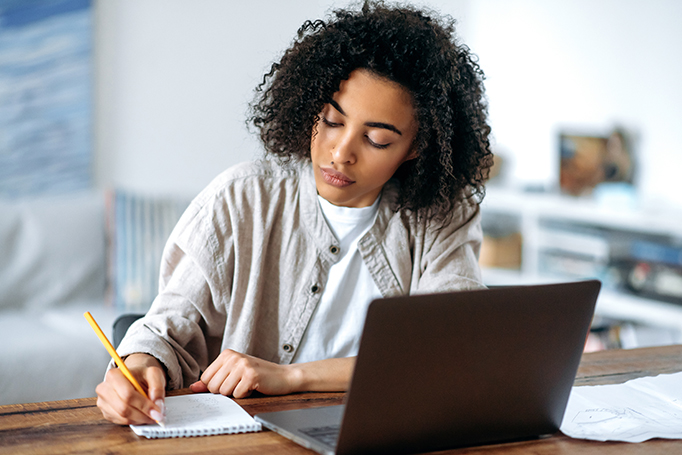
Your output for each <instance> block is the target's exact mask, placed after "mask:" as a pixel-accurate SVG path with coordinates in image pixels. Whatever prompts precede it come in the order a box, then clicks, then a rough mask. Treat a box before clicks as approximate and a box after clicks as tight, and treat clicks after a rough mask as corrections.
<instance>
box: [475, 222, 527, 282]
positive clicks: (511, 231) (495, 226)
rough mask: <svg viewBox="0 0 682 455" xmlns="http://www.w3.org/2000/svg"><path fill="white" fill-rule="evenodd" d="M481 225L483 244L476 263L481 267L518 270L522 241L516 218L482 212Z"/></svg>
mask: <svg viewBox="0 0 682 455" xmlns="http://www.w3.org/2000/svg"><path fill="white" fill-rule="evenodd" d="M481 224H482V227H483V244H482V245H481V253H480V256H479V261H478V262H479V264H480V265H481V267H491V268H501V269H513V270H518V269H520V268H521V249H522V246H523V239H522V237H521V233H520V232H519V231H520V226H519V219H518V217H515V216H509V215H505V214H501V213H486V212H483V218H482V221H481Z"/></svg>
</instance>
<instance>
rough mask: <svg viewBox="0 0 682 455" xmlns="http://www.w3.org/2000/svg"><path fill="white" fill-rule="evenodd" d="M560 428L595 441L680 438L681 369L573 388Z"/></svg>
mask: <svg viewBox="0 0 682 455" xmlns="http://www.w3.org/2000/svg"><path fill="white" fill-rule="evenodd" d="M561 431H562V432H563V433H564V434H566V435H567V436H570V437H572V438H580V439H593V440H597V441H627V442H642V441H646V440H647V439H651V438H667V439H678V438H682V372H680V373H674V374H661V375H658V376H649V377H644V378H637V379H632V380H630V381H628V382H625V383H623V384H609V385H597V386H582V387H573V389H572V391H571V396H570V398H569V400H568V406H567V407H566V412H565V414H564V420H563V423H562V424H561Z"/></svg>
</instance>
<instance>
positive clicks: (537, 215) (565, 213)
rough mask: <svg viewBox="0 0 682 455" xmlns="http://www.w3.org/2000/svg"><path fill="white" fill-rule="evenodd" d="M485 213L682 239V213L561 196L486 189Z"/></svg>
mask: <svg viewBox="0 0 682 455" xmlns="http://www.w3.org/2000/svg"><path fill="white" fill-rule="evenodd" d="M482 212H483V215H484V216H485V214H486V212H502V213H508V214H516V215H519V216H522V217H525V218H532V219H533V220H535V221H538V220H540V219H553V220H559V221H567V222H574V223H582V224H588V225H593V226H599V227H604V228H611V229H619V230H628V231H636V232H641V233H646V234H654V235H667V236H672V237H679V238H681V239H682V212H680V211H673V210H666V211H665V212H661V211H654V210H645V209H638V210H635V209H631V208H623V207H619V206H617V205H605V204H598V203H597V202H595V201H594V200H591V199H583V198H577V197H572V196H567V195H561V194H549V193H522V192H519V191H514V190H509V189H505V188H499V187H489V188H487V189H486V197H485V199H484V200H483V203H482Z"/></svg>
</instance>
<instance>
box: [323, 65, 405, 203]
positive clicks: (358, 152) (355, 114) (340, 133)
mask: <svg viewBox="0 0 682 455" xmlns="http://www.w3.org/2000/svg"><path fill="white" fill-rule="evenodd" d="M332 100H333V101H331V102H330V103H328V104H325V106H324V107H323V109H322V112H321V113H320V120H319V121H318V123H317V125H316V128H317V134H314V135H313V138H312V140H311V144H310V155H311V158H312V162H313V170H314V173H315V184H316V185H317V192H318V194H319V195H320V196H322V197H323V198H325V199H326V200H328V201H329V202H331V203H332V204H334V205H339V206H344V207H367V206H369V205H372V203H373V202H374V201H375V200H376V198H377V197H378V196H379V193H380V192H381V189H382V188H383V186H384V184H385V183H386V182H387V181H388V180H389V179H390V178H391V177H392V176H393V174H394V173H395V171H396V170H397V169H398V167H400V165H401V164H402V163H404V162H405V161H408V160H411V159H413V158H416V154H415V153H414V152H413V148H412V146H413V142H414V138H415V136H416V134H417V128H418V126H417V121H416V118H415V112H414V107H413V105H412V97H411V95H410V93H409V92H408V91H407V89H405V88H404V87H402V86H401V85H399V84H397V83H395V82H392V81H389V80H387V79H383V78H380V77H378V76H376V75H374V74H373V73H371V72H369V71H367V70H363V69H358V70H355V71H353V72H352V73H351V74H350V77H349V78H348V79H347V80H345V81H342V82H341V85H340V87H339V91H338V92H336V93H334V96H333V97H332Z"/></svg>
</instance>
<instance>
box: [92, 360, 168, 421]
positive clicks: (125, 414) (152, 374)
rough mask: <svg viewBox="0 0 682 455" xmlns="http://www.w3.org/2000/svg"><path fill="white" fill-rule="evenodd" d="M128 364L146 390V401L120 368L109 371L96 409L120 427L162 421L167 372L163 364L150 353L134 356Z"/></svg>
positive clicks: (100, 387)
mask: <svg viewBox="0 0 682 455" xmlns="http://www.w3.org/2000/svg"><path fill="white" fill-rule="evenodd" d="M125 364H126V366H127V367H128V369H129V370H130V372H131V373H132V375H133V376H134V377H135V379H137V382H139V383H140V385H141V386H142V388H143V389H145V390H146V392H147V395H148V396H149V399H147V398H145V397H144V396H143V395H142V394H141V393H140V392H138V391H137V390H136V389H135V387H133V385H132V384H131V383H130V381H128V379H127V378H126V377H125V376H124V375H123V372H122V371H121V370H119V369H118V368H112V369H111V370H109V371H107V374H106V377H105V378H104V382H102V383H101V384H99V385H98V386H97V388H96V389H95V391H96V392H97V407H98V408H99V409H100V410H101V411H102V415H104V418H105V419H107V420H109V421H111V422H113V423H116V424H119V425H143V424H150V423H156V422H157V421H163V418H164V413H165V409H164V397H165V391H166V373H165V372H164V369H163V367H162V366H161V363H160V362H159V361H158V360H157V359H156V358H155V357H152V356H151V355H148V354H131V355H129V356H128V357H126V359H125Z"/></svg>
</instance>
